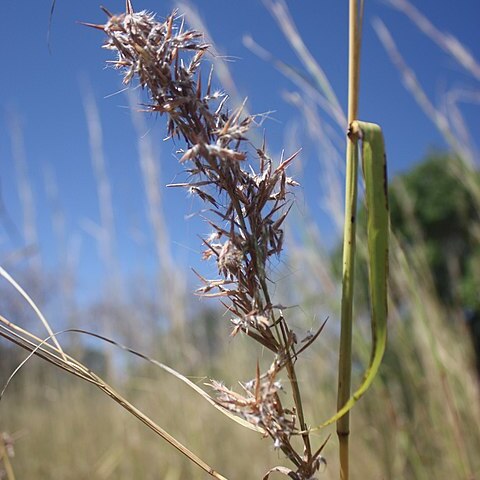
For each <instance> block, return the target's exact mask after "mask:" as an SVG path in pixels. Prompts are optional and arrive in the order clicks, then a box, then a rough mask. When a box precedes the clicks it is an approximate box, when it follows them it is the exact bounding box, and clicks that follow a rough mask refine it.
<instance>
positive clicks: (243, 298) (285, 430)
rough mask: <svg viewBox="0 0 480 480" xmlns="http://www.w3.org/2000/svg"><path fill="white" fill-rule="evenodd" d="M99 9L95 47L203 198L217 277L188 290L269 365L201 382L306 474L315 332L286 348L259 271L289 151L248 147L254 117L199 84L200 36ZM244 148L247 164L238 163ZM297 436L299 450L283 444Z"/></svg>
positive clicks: (270, 243) (277, 229)
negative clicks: (240, 389)
mask: <svg viewBox="0 0 480 480" xmlns="http://www.w3.org/2000/svg"><path fill="white" fill-rule="evenodd" d="M104 11H105V13H106V14H107V16H108V20H107V22H106V24H105V25H90V26H93V27H95V28H98V29H101V30H103V31H104V32H105V33H106V35H107V37H108V38H107V41H106V43H105V48H106V49H108V50H112V51H114V52H116V54H117V59H116V60H114V61H112V62H110V63H111V64H113V66H114V67H115V68H118V69H121V70H122V72H123V75H124V78H123V81H124V83H125V84H130V83H131V82H132V81H133V80H134V79H136V80H138V82H139V84H140V86H141V87H142V88H144V89H145V90H147V92H148V95H149V104H148V105H147V108H148V110H149V111H151V112H157V113H160V114H166V115H167V117H168V118H167V128H168V136H169V138H173V139H180V140H183V141H184V142H185V148H184V149H182V150H180V151H179V154H180V159H179V161H180V163H181V164H184V165H185V172H186V173H187V174H188V179H189V180H188V181H187V182H186V183H179V184H175V185H173V186H180V187H185V188H186V189H188V192H189V193H190V194H193V195H196V196H198V197H199V198H200V199H201V200H202V201H203V202H205V203H206V204H207V205H208V210H209V212H210V214H211V215H210V216H209V218H207V219H206V220H207V222H208V224H209V225H210V226H211V228H212V229H213V232H212V233H211V235H210V236H208V238H205V239H204V240H203V242H204V245H205V247H206V248H205V251H204V252H203V258H204V259H211V258H213V259H215V260H216V263H217V267H218V273H219V278H214V279H207V278H205V277H204V276H202V275H200V274H199V273H197V275H198V277H199V278H200V280H201V282H202V286H201V287H200V288H199V289H198V291H197V293H198V294H199V295H202V296H205V297H220V299H221V301H222V304H223V305H224V306H225V307H226V308H227V310H228V312H229V313H230V314H231V322H232V324H233V332H232V335H235V334H237V333H238V332H244V333H245V334H247V335H248V336H250V337H251V338H253V339H254V340H256V341H257V342H259V343H260V344H261V345H263V346H264V347H266V348H267V349H269V350H270V351H271V352H273V354H274V359H273V361H272V365H271V367H270V368H269V370H268V371H267V372H266V373H265V374H263V375H261V374H260V372H259V371H257V375H256V377H255V379H254V380H252V381H251V382H248V383H246V384H244V390H245V392H244V395H240V394H238V393H235V392H233V391H231V390H229V389H227V388H226V387H224V386H223V384H221V383H219V382H215V381H212V382H211V384H210V385H211V386H212V387H213V388H214V390H216V391H217V394H218V402H219V403H220V404H222V405H223V406H224V407H226V408H228V409H229V410H231V411H233V412H235V413H236V414H237V415H238V416H240V417H243V418H244V419H246V420H247V421H249V422H251V423H253V424H255V425H256V426H260V427H262V428H263V430H264V431H265V433H266V434H267V435H269V436H270V437H271V438H272V439H273V441H274V445H275V446H276V447H278V448H280V449H281V450H282V451H283V452H284V453H285V454H286V455H287V457H288V458H289V459H290V460H291V461H292V462H293V463H294V465H295V467H296V468H295V471H291V475H296V477H295V478H298V479H307V478H312V476H313V475H314V473H315V471H316V470H317V469H318V467H319V465H320V461H319V459H320V452H316V453H314V452H312V449H311V445H310V439H309V435H308V432H307V431H308V429H307V425H306V423H305V420H304V416H303V408H302V402H301V395H300V391H299V387H298V383H297V380H296V374H295V367H294V363H295V360H296V358H297V355H298V354H299V353H300V352H301V351H303V350H305V348H306V347H308V346H309V345H310V344H311V343H312V342H313V340H314V339H315V338H316V336H317V335H314V336H312V337H311V338H309V339H308V340H307V341H306V342H305V344H304V345H303V346H302V348H300V349H299V350H298V351H296V343H297V339H296V336H295V334H294V332H293V331H292V330H291V328H290V327H289V325H288V324H287V322H286V320H285V317H284V316H283V313H282V310H281V308H282V307H281V306H280V305H275V304H274V303H273V302H272V298H271V295H270V291H269V279H268V276H267V270H268V267H269V261H270V260H271V257H273V256H278V255H279V254H280V253H281V251H282V247H283V236H284V235H283V223H284V221H285V219H286V216H287V214H288V212H289V210H290V207H291V202H290V200H289V198H288V196H289V189H290V188H291V187H294V186H296V185H298V184H297V183H296V182H295V181H294V180H293V179H292V178H291V177H289V176H288V175H287V172H286V170H287V167H288V166H289V164H290V163H291V162H292V161H293V159H294V158H295V156H296V154H293V155H292V156H290V157H288V158H286V159H284V158H282V159H281V160H280V162H278V165H277V166H275V165H274V161H273V160H272V159H271V158H270V157H269V156H268V154H267V152H266V147H265V142H263V145H262V146H261V147H260V148H255V147H253V146H252V144H251V142H250V141H249V140H248V136H247V135H248V131H249V129H250V128H251V127H252V125H254V124H255V123H256V119H257V118H256V117H255V116H250V115H247V114H245V113H244V108H243V107H244V106H241V107H240V108H238V109H237V110H235V111H233V112H230V111H228V109H227V108H226V102H227V95H226V94H224V93H223V92H221V91H218V90H213V89H212V73H213V72H212V70H210V72H209V75H208V80H207V82H206V87H205V89H204V88H203V87H202V73H201V61H202V58H203V57H204V56H205V54H206V53H207V51H208V44H206V43H205V42H204V41H203V38H202V34H201V33H199V32H196V31H193V30H187V29H185V28H184V24H183V22H181V23H180V25H179V26H177V25H176V23H175V21H176V19H177V18H176V17H177V14H176V12H174V13H172V14H171V15H170V16H169V17H168V18H167V19H166V20H165V21H163V22H161V21H157V20H156V18H155V16H154V15H153V14H151V13H148V12H145V11H141V12H134V11H133V8H132V5H131V3H130V1H127V8H126V13H124V14H120V15H113V14H111V13H110V12H108V11H106V10H104ZM249 151H250V152H252V153H254V155H255V156H256V159H257V167H256V168H254V167H253V166H252V164H250V163H249V162H247V157H248V152H249ZM283 369H285V370H286V372H287V375H288V378H289V381H290V386H291V389H292V395H293V403H294V406H293V407H292V408H284V407H283V406H282V401H281V397H280V395H279V392H280V390H281V385H280V383H279V381H278V379H277V378H278V374H279V372H280V371H282V370H283ZM292 434H301V435H302V437H303V451H302V453H301V454H299V453H298V452H297V451H296V449H295V448H294V447H293V446H292V444H291V442H290V437H291V435H292Z"/></svg>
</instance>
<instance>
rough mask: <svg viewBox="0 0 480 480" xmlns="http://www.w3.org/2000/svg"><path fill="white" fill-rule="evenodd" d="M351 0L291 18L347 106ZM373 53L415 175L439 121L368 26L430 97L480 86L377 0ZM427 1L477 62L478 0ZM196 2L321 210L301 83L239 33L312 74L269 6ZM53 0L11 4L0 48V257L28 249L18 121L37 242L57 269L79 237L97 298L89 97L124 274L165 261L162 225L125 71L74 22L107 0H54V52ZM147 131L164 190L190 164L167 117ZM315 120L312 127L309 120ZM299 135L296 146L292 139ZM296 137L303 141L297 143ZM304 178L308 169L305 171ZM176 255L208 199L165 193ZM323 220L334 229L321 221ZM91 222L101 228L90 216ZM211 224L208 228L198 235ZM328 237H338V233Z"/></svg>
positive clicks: (314, 3) (84, 291)
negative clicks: (51, 189)
mask: <svg viewBox="0 0 480 480" xmlns="http://www.w3.org/2000/svg"><path fill="white" fill-rule="evenodd" d="M103 3H104V5H105V6H106V7H107V8H108V9H110V10H111V11H113V12H116V11H121V10H122V8H123V5H124V2H123V1H113V0H107V1H104V2H103ZM347 3H348V2H347V1H346V0H345V1H338V0H301V1H289V2H288V5H289V8H290V9H291V13H292V16H293V18H294V20H295V22H296V24H297V26H298V28H299V30H300V31H301V33H302V35H303V38H304V40H305V43H306V44H307V45H308V47H309V49H310V51H311V52H312V54H313V55H314V57H315V58H316V59H317V60H318V62H319V63H320V64H321V65H322V67H323V68H324V70H325V72H326V73H327V75H328V76H329V78H330V81H331V83H332V84H333V86H334V88H335V91H336V92H337V95H338V97H339V99H340V101H341V103H342V106H344V108H345V104H346V72H347V63H346V59H347ZM366 3H367V7H366V18H365V27H364V45H363V54H362V62H363V63H362V81H361V101H360V112H361V118H362V119H365V120H370V121H375V122H377V123H380V124H381V125H382V126H383V128H384V131H385V136H386V142H387V148H388V157H389V171H390V175H394V174H395V173H397V172H400V171H404V170H406V169H408V168H409V167H410V166H411V165H412V164H414V163H415V162H416V161H418V160H419V159H421V158H422V156H423V155H424V154H425V153H426V152H427V151H428V149H429V148H431V147H433V146H438V147H442V146H443V145H444V143H443V140H442V138H441V136H440V135H439V134H438V132H437V131H436V130H435V128H434V127H433V126H432V124H431V122H430V121H429V120H428V119H427V118H426V117H425V115H424V114H423V113H422V112H421V111H420V110H419V108H418V107H417V105H416V104H415V102H414V100H413V99H412V97H411V96H410V94H409V93H408V92H406V90H405V89H404V88H403V86H402V84H401V81H400V78H399V74H398V72H397V71H396V69H395V67H394V66H392V64H391V62H390V60H389V58H388V56H387V54H386V53H385V50H384V48H383V47H382V46H381V45H380V43H379V41H378V38H377V37H376V35H375V33H374V31H373V29H372V27H371V21H372V19H373V18H375V17H380V18H381V19H382V20H383V21H384V22H385V24H386V25H387V26H388V27H389V28H390V30H391V32H392V34H393V36H394V38H395V40H396V42H397V44H398V46H399V48H400V50H401V52H402V54H403V55H404V57H405V58H406V60H407V62H408V63H409V64H410V66H411V67H412V68H413V69H414V70H415V72H416V74H417V76H418V78H419V80H420V81H421V83H422V85H423V86H424V87H425V88H426V90H427V92H428V94H429V96H430V98H432V99H433V100H434V101H438V100H439V99H440V98H441V96H442V94H443V93H444V92H445V91H446V90H448V89H451V88H471V87H472V85H473V82H472V81H471V79H470V78H469V76H468V75H467V74H465V73H464V72H463V70H462V69H461V68H460V67H459V66H458V65H457V64H456V63H455V62H453V61H452V60H451V59H449V58H448V57H447V56H446V55H445V54H444V53H442V52H441V51H440V50H439V49H438V48H437V47H436V46H434V45H433V44H432V43H431V42H430V41H429V40H428V39H427V38H426V37H425V36H423V35H422V34H421V33H419V32H418V30H417V29H416V28H415V27H414V26H413V25H412V23H411V22H410V21H409V20H408V19H407V18H406V17H405V16H403V15H402V14H400V13H399V12H397V11H395V10H393V9H391V8H390V7H388V6H387V5H385V4H384V3H383V2H381V1H376V0H367V1H366ZM416 3H417V6H418V8H420V9H421V11H422V12H423V13H424V14H425V15H426V16H427V17H428V18H429V19H430V20H431V21H432V23H434V24H435V25H436V26H437V27H438V28H439V29H441V30H443V31H448V32H449V33H451V34H453V35H455V36H456V37H458V39H459V40H460V41H461V42H462V43H464V44H465V45H466V46H467V47H468V48H469V49H470V50H471V52H472V53H473V54H474V56H475V57H476V58H479V57H480V42H479V40H480V38H479V33H478V28H479V24H478V20H479V18H480V3H479V2H478V1H477V0H457V1H456V2H455V4H453V2H442V1H438V0H436V1H434V0H424V1H422V2H416ZM192 4H193V5H194V6H195V7H196V8H197V9H198V11H199V13H200V16H201V17H202V19H203V21H204V22H205V23H206V25H207V26H208V28H209V31H210V33H211V36H212V38H213V40H214V41H215V44H216V46H217V48H218V50H219V51H220V52H222V54H224V55H225V56H227V57H228V58H229V59H230V61H229V62H228V66H229V68H230V70H231V72H232V75H233V78H234V80H235V83H236V84H237V86H238V89H239V92H240V95H241V96H242V97H243V96H248V99H249V108H250V111H252V112H274V113H272V114H271V115H270V117H271V118H272V119H271V120H269V121H267V122H266V123H265V124H264V128H265V130H266V134H267V139H268V143H269V145H270V146H271V149H272V151H273V152H279V151H280V150H281V148H282V145H286V144H287V143H288V147H289V148H290V147H291V148H293V147H303V148H304V150H303V153H302V161H303V162H304V166H303V172H304V174H303V178H302V179H301V181H302V185H303V187H302V193H303V194H304V196H305V199H306V200H305V201H308V202H309V204H311V208H316V207H317V204H318V202H319V199H320V198H321V195H320V193H319V192H318V189H319V187H318V177H319V175H320V173H319V167H318V159H317V158H316V152H315V149H314V147H313V145H312V144H311V142H309V141H307V139H305V138H304V136H302V126H301V125H302V124H301V123H299V125H300V127H299V133H298V135H297V136H296V137H295V138H294V139H293V140H292V135H291V132H292V131H293V130H292V129H293V128H294V127H293V125H294V124H295V122H296V121H298V122H300V120H299V114H298V111H297V110H296V109H295V108H293V107H292V106H291V105H289V104H288V103H286V102H285V101H284V98H283V95H284V93H285V92H292V91H295V87H294V86H293V85H292V84H291V82H290V81H289V80H288V79H285V78H284V77H282V76H281V75H280V74H279V73H278V72H276V71H275V69H274V68H273V67H272V65H270V64H268V63H266V62H265V61H263V60H261V59H259V58H257V57H256V56H255V55H254V54H252V53H251V52H250V51H249V50H248V49H247V48H245V46H244V44H243V41H242V38H243V36H244V35H245V34H250V35H252V37H253V38H254V39H255V40H256V41H257V42H258V43H259V44H261V45H262V46H264V47H265V48H267V49H268V50H270V51H271V52H272V53H273V54H274V55H275V56H276V57H278V58H280V59H282V60H284V61H285V62H287V63H289V64H291V65H293V66H295V67H298V68H301V65H300V64H299V62H298V60H297V59H296V57H295V55H294V53H293V52H292V50H291V48H290V47H289V45H288V43H287V42H286V41H285V39H284V38H283V37H282V35H281V33H280V32H279V30H278V28H277V26H276V24H275V22H274V20H273V19H272V17H271V16H270V14H269V13H268V11H267V10H266V8H265V6H264V5H263V3H262V2H261V1H260V0H243V1H236V2H234V1H228V0H196V1H193V2H192ZM134 6H135V8H136V9H138V10H140V9H148V10H151V11H155V12H157V13H158V15H159V16H160V17H161V16H162V15H166V14H167V13H169V11H170V8H171V7H172V2H170V1H159V0H141V1H140V0H138V1H137V2H135V4H134ZM49 11H50V0H42V1H40V0H36V1H33V0H27V1H23V2H16V1H14V0H5V1H4V2H2V20H1V22H2V24H1V28H0V45H1V52H2V61H3V73H2V75H1V76H0V110H1V114H0V182H1V188H2V196H3V202H4V204H5V207H6V209H7V211H8V213H9V215H10V216H11V217H12V218H13V219H14V222H15V224H16V227H17V228H18V230H19V232H20V235H19V236H18V237H16V236H11V235H8V232H6V230H5V229H4V228H3V226H2V228H0V255H1V256H0V261H4V260H3V259H5V258H7V256H8V255H9V254H10V253H11V252H12V251H13V250H16V249H20V248H22V246H24V245H25V239H24V236H23V226H22V223H23V220H22V218H23V212H22V204H21V202H20V200H19V196H18V189H19V184H18V172H17V170H16V169H15V162H14V159H13V154H12V134H11V125H12V118H16V119H17V120H16V121H18V122H19V124H20V126H21V133H22V137H23V145H24V150H25V160H26V165H27V177H28V180H29V183H30V186H31V189H32V192H33V198H34V205H35V211H34V217H35V229H36V231H37V232H38V247H39V250H40V252H41V256H42V259H43V262H44V265H45V266H46V268H48V269H51V270H52V271H54V270H55V268H56V266H58V265H59V261H60V260H59V259H60V257H61V252H62V251H64V250H65V249H66V248H70V247H71V245H72V244H76V245H78V249H79V250H78V251H79V257H78V258H79V262H80V263H79V275H80V278H79V288H80V292H81V293H80V296H81V297H84V298H92V297H95V295H96V294H97V292H98V287H99V286H100V285H101V284H102V282H103V281H104V280H105V279H106V270H105V266H104V265H102V263H101V261H100V259H99V255H98V243H97V241H96V240H95V239H94V237H93V236H92V235H91V225H92V224H98V223H99V215H100V214H99V206H98V196H97V189H96V185H95V179H94V175H93V170H92V163H91V159H90V150H89V141H88V131H87V124H86V120H85V112H84V107H83V101H84V95H85V91H86V90H88V89H90V90H91V92H92V93H93V95H94V97H95V99H96V102H97V106H98V109H99V112H100V117H101V121H102V130H103V147H104V154H105V161H106V168H107V174H108V177H109V179H110V182H111V187H112V198H113V206H114V217H115V243H116V246H115V248H116V255H117V256H118V258H119V259H120V268H121V269H122V271H123V272H124V273H126V274H136V273H142V272H147V273H148V272H151V265H152V259H153V258H154V253H153V252H154V250H153V242H152V238H151V229H150V226H149V224H148V221H147V219H146V214H145V204H146V200H145V195H144V190H143V186H142V180H141V175H140V169H139V162H138V153H137V137H136V134H135V131H134V129H133V128H132V121H131V115H130V110H129V106H128V99H127V98H126V96H125V95H124V94H118V95H114V96H112V95H111V94H112V93H115V92H117V91H118V90H119V89H120V88H121V79H120V76H119V75H118V73H116V72H115V71H113V70H111V69H105V68H104V65H105V60H108V59H109V54H108V52H106V51H105V50H102V49H101V48H100V46H101V44H102V42H103V37H102V34H101V33H100V32H97V31H94V30H91V29H88V28H85V27H83V26H81V25H79V24H78V23H76V22H77V21H79V20H81V21H89V22H94V23H101V22H102V21H103V20H104V14H103V13H102V12H101V11H100V9H99V8H98V4H97V2H96V1H92V0H88V1H83V2H80V1H73V0H57V5H56V9H55V14H54V17H53V22H52V28H51V35H50V51H49V48H48V45H47V40H46V38H47V30H48V21H49ZM463 112H464V113H465V115H466V118H467V121H468V122H469V124H470V125H471V126H472V132H473V133H474V134H475V135H476V136H477V137H478V134H479V133H480V122H479V116H478V108H477V107H475V106H471V105H467V106H465V108H464V110H463ZM145 120H146V122H147V125H148V127H147V128H146V130H145V135H148V136H149V137H151V138H152V141H153V142H154V144H155V148H156V153H157V157H158V162H159V168H160V170H161V179H160V182H161V184H162V185H163V184H167V183H169V182H171V181H172V180H173V179H174V178H175V176H176V175H177V174H178V173H179V172H180V167H179V166H178V164H177V163H176V161H175V158H174V156H173V151H174V147H173V145H172V144H170V143H167V144H164V143H163V142H162V138H163V134H164V125H163V122H162V120H161V119H158V118H155V117H151V116H148V115H146V118H145ZM303 128H304V127H303ZM287 140H288V141H287ZM293 144H296V145H293ZM48 169H50V171H53V172H54V175H55V178H56V181H57V183H58V189H59V207H60V209H61V210H62V211H63V213H64V215H65V222H66V223H65V225H66V227H65V238H66V240H65V244H63V245H60V244H59V242H58V239H57V238H56V237H55V235H54V233H53V227H52V208H51V205H50V204H49V202H48V198H47V195H46V192H45V181H44V177H45V171H46V170H48ZM305 172H306V173H305ZM162 193H163V197H164V203H165V205H166V211H165V215H166V219H167V223H168V226H169V229H170V238H171V242H172V243H171V249H172V252H173V255H174V258H175V259H176V261H177V262H178V263H179V264H181V265H182V266H183V267H185V268H186V267H187V266H188V265H190V264H195V263H196V262H197V261H198V260H197V253H196V250H198V249H199V241H198V238H197V237H196V235H197V233H204V232H205V229H204V228H203V227H202V225H201V224H200V227H199V223H195V222H194V221H193V222H192V221H186V220H185V218H184V217H185V216H186V215H188V214H190V213H193V212H195V211H196V209H197V208H198V205H195V204H192V202H191V200H189V199H186V198H185V195H184V193H183V192H181V191H179V190H174V191H172V190H169V191H166V190H164V191H162ZM317 221H318V222H319V224H320V226H321V227H322V228H323V229H326V230H328V229H330V228H331V226H329V224H328V222H327V221H326V219H325V218H324V217H323V216H321V215H320V216H319V217H318V219H317ZM92 222H93V223H92ZM199 229H200V230H199ZM326 237H327V239H328V241H329V242H331V241H332V238H331V236H330V238H329V235H328V233H327V234H326Z"/></svg>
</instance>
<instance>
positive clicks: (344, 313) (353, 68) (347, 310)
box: [337, 0, 363, 480]
mask: <svg viewBox="0 0 480 480" xmlns="http://www.w3.org/2000/svg"><path fill="white" fill-rule="evenodd" d="M362 6H363V4H362ZM362 10H363V9H362ZM359 25H360V22H359V14H358V0H350V16H349V59H348V60H349V61H348V70H349V71H348V125H349V126H350V124H351V123H352V122H353V121H354V120H356V119H357V115H358V94H359V71H360V68H359V64H360V35H359ZM357 183H358V150H357V139H356V136H354V135H351V136H347V154H346V184H345V187H346V188H345V223H344V236H343V273H342V308H341V333H340V352H339V365H338V395H337V409H340V408H341V407H343V405H344V404H345V403H346V402H347V401H348V399H349V398H350V388H351V387H350V383H351V371H352V310H353V288H354V282H353V280H354V268H355V231H356V211H357ZM349 434H350V416H349V414H348V413H347V414H346V415H344V416H343V417H342V418H340V419H339V420H338V421H337V435H338V440H339V448H340V479H341V480H348V478H349V459H348V439H349Z"/></svg>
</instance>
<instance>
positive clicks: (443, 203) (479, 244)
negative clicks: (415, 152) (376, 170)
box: [390, 153, 480, 311]
mask: <svg viewBox="0 0 480 480" xmlns="http://www.w3.org/2000/svg"><path fill="white" fill-rule="evenodd" d="M467 175H468V176H469V178H468V182H466V181H465V180H466V176H467ZM472 189H473V190H472ZM479 192H480V172H478V171H473V172H472V171H471V170H467V169H466V168H465V167H464V166H462V164H461V161H460V160H459V159H457V158H456V157H453V156H451V155H448V154H445V153H443V154H442V153H432V154H430V155H428V156H427V157H426V159H425V160H424V161H422V162H421V163H420V164H418V165H417V166H415V167H414V168H413V169H412V170H411V171H409V172H408V173H406V174H403V175H400V176H398V177H397V178H395V179H394V180H393V181H392V182H391V185H390V216H391V225H392V231H393V232H394V233H395V234H396V235H397V236H398V237H399V238H400V239H401V240H402V241H403V242H404V243H406V244H407V245H408V244H409V245H410V246H412V247H413V246H414V245H415V244H416V243H419V241H421V244H422V246H423V247H424V248H425V250H426V257H427V262H428V265H429V267H430V271H431V272H432V275H433V281H434V284H435V288H436V290H437V293H438V295H439V297H440V298H441V299H442V300H443V301H444V302H448V303H455V302H459V301H460V302H461V303H462V305H463V306H464V307H465V308H467V309H473V310H479V311H480V296H479V292H478V288H479V285H480V272H479V271H478V269H479V266H480V263H479V262H480V232H479V231H478V229H479V228H480V212H479V207H480V206H479V204H478V202H477V198H478V193H479Z"/></svg>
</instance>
